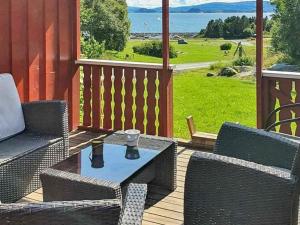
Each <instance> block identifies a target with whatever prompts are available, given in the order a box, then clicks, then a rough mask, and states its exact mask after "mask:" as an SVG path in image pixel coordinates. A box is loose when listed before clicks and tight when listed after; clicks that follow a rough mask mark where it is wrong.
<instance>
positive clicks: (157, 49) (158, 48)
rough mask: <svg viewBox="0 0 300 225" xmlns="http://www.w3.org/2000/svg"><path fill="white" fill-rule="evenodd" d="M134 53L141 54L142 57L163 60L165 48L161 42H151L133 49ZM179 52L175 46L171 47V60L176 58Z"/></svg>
mask: <svg viewBox="0 0 300 225" xmlns="http://www.w3.org/2000/svg"><path fill="white" fill-rule="evenodd" d="M132 49H133V52H134V53H137V54H140V55H148V56H153V57H159V58H162V55H163V54H162V53H163V46H162V42H161V41H151V42H146V43H144V44H142V45H139V46H133V47H132ZM177 56H178V55H177V52H176V51H175V48H174V47H173V46H170V58H176V57H177Z"/></svg>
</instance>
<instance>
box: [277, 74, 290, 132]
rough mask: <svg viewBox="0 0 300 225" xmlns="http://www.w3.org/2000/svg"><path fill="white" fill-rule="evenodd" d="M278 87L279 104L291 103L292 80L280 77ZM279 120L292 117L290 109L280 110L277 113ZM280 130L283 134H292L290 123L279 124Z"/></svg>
mask: <svg viewBox="0 0 300 225" xmlns="http://www.w3.org/2000/svg"><path fill="white" fill-rule="evenodd" d="M279 89H280V92H281V93H282V96H280V97H279V101H280V106H283V105H288V104H290V103H291V100H292V96H291V92H292V81H291V80H286V79H280V81H279ZM279 118H280V120H286V119H291V118H292V113H291V110H281V112H280V113H279ZM280 132H281V133H285V134H292V129H291V124H282V125H281V126H280Z"/></svg>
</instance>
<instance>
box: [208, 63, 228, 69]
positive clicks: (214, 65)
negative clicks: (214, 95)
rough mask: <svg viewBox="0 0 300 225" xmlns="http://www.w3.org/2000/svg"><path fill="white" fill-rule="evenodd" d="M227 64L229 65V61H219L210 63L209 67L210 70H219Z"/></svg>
mask: <svg viewBox="0 0 300 225" xmlns="http://www.w3.org/2000/svg"><path fill="white" fill-rule="evenodd" d="M228 66H231V63H228V62H221V61H219V62H216V63H214V64H211V65H210V66H209V69H210V70H220V69H223V68H224V67H228Z"/></svg>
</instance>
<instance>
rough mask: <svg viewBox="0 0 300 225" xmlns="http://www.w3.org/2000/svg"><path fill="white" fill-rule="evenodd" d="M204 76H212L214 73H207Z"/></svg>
mask: <svg viewBox="0 0 300 225" xmlns="http://www.w3.org/2000/svg"><path fill="white" fill-rule="evenodd" d="M206 76H207V77H214V76H215V74H214V73H207V74H206Z"/></svg>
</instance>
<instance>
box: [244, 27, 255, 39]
mask: <svg viewBox="0 0 300 225" xmlns="http://www.w3.org/2000/svg"><path fill="white" fill-rule="evenodd" d="M253 34H254V31H253V30H252V29H251V28H250V27H247V28H246V29H244V30H243V37H244V38H248V37H252V36H253Z"/></svg>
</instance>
